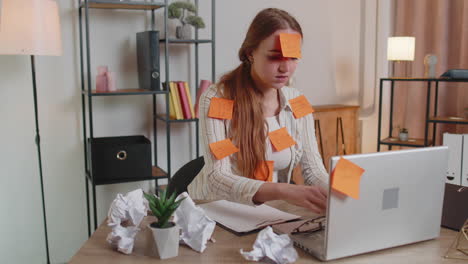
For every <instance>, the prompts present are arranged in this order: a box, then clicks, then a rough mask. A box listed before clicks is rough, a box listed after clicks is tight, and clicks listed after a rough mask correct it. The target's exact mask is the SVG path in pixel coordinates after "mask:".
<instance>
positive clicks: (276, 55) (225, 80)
mask: <svg viewBox="0 0 468 264" xmlns="http://www.w3.org/2000/svg"><path fill="white" fill-rule="evenodd" d="M284 33H285V34H286V35H287V34H291V35H295V34H296V36H298V35H297V34H299V35H300V37H301V39H302V30H301V27H300V25H299V24H298V22H297V21H296V20H295V19H294V18H293V17H292V16H291V15H289V14H288V13H287V12H285V11H283V10H279V9H275V8H268V9H265V10H263V11H261V12H260V13H258V14H257V16H256V17H255V18H254V20H253V21H252V24H251V25H250V27H249V30H248V32H247V35H246V37H245V40H244V42H243V44H242V46H241V48H240V50H239V59H240V60H241V62H242V63H241V64H240V65H239V66H238V67H237V68H236V69H234V70H233V71H231V72H229V73H227V74H225V75H224V76H223V77H222V78H221V79H220V82H219V83H218V84H216V85H213V86H211V87H210V88H209V89H208V90H207V91H206V92H205V93H204V94H203V95H202V96H201V98H200V127H201V133H200V135H201V141H202V144H204V147H205V148H204V149H205V155H204V160H205V165H204V167H203V169H202V170H201V171H200V173H199V174H198V175H197V176H196V177H195V179H194V180H193V182H192V183H191V184H190V185H189V186H188V191H189V193H190V196H191V197H192V198H194V199H225V200H230V201H234V202H239V203H244V204H251V205H254V204H261V203H264V202H266V201H270V200H285V201H287V202H289V203H292V204H295V205H298V206H301V207H304V208H307V209H309V210H311V211H313V212H316V213H323V212H324V210H325V207H326V197H327V192H326V191H325V189H326V188H327V186H328V175H327V173H326V171H325V168H324V167H323V163H322V160H321V157H320V154H319V152H318V149H317V142H316V138H315V132H314V120H313V117H312V114H308V115H306V116H303V117H301V118H295V117H294V113H293V111H292V107H291V104H290V102H289V100H291V99H294V98H297V97H299V96H300V95H301V94H300V92H299V91H298V90H296V89H294V88H289V87H287V86H286V84H287V83H288V81H289V78H290V77H291V76H292V75H293V73H294V71H295V70H296V65H297V59H296V58H290V57H283V55H282V51H281V45H280V41H279V36H280V34H284ZM299 45H300V44H299ZM213 98H216V99H218V98H223V99H227V100H231V101H230V102H233V104H234V106H233V110H232V119H229V118H217V117H216V116H215V117H210V116H208V115H209V110H210V107H213V106H212V104H214V103H213V101H215V99H213ZM284 127H285V128H286V130H287V132H288V134H289V135H290V136H291V137H292V138H293V140H294V141H295V144H293V145H291V146H289V147H287V148H285V149H283V150H281V151H277V150H276V147H274V146H276V145H274V144H273V145H274V146H272V142H273V143H275V142H274V141H273V139H271V137H272V136H271V135H270V136H269V132H272V131H277V130H278V129H280V128H284ZM226 139H228V141H230V142H232V144H233V145H234V146H235V148H237V149H238V152H236V153H233V154H230V155H229V156H227V157H224V158H219V155H215V154H216V153H214V152H216V151H217V150H216V149H213V146H214V145H213V144H215V143H219V142H221V141H223V140H224V141H225V140H226ZM280 140H281V138H280ZM265 161H270V162H271V163H270V166H271V164H273V175H270V176H272V177H270V180H269V181H265V180H266V179H265V177H264V176H265V175H268V174H269V173H268V171H270V174H271V167H270V168H269V167H268V165H267V163H265ZM298 164H300V165H301V167H302V174H303V177H304V180H305V183H306V185H307V186H303V185H293V184H289V182H290V180H291V174H292V171H293V169H294V167H296V165H298ZM261 172H263V174H262V173H261ZM265 172H266V173H265ZM262 177H263V178H262Z"/></svg>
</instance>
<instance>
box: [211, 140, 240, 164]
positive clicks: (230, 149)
mask: <svg viewBox="0 0 468 264" xmlns="http://www.w3.org/2000/svg"><path fill="white" fill-rule="evenodd" d="M210 150H211V153H213V155H214V156H215V158H216V159H217V160H220V159H224V158H225V157H227V156H229V155H231V154H234V153H236V152H238V151H239V149H238V148H237V147H236V146H234V144H233V143H232V141H231V140H230V139H229V138H228V139H224V140H221V141H217V142H213V143H210Z"/></svg>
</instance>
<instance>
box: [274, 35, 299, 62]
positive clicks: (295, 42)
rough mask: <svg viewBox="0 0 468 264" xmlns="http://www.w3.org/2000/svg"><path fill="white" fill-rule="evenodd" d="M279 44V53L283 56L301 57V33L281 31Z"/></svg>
mask: <svg viewBox="0 0 468 264" xmlns="http://www.w3.org/2000/svg"><path fill="white" fill-rule="evenodd" d="M279 38H280V44H281V53H282V54H283V57H287V58H300V57H301V35H300V34H297V33H294V34H291V33H281V34H280V35H279Z"/></svg>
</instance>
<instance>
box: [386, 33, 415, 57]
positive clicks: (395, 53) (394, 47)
mask: <svg viewBox="0 0 468 264" xmlns="http://www.w3.org/2000/svg"><path fill="white" fill-rule="evenodd" d="M415 42H416V40H415V38H414V37H389V38H388V43H387V44H388V46H387V60H390V61H413V60H414V46H415Z"/></svg>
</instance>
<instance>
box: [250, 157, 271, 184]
mask: <svg viewBox="0 0 468 264" xmlns="http://www.w3.org/2000/svg"><path fill="white" fill-rule="evenodd" d="M274 164H275V162H274V161H272V160H266V161H263V162H261V163H260V164H258V166H257V168H256V169H255V172H254V177H255V179H256V180H259V181H267V182H272V181H273V168H274V167H273V165H274Z"/></svg>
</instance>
